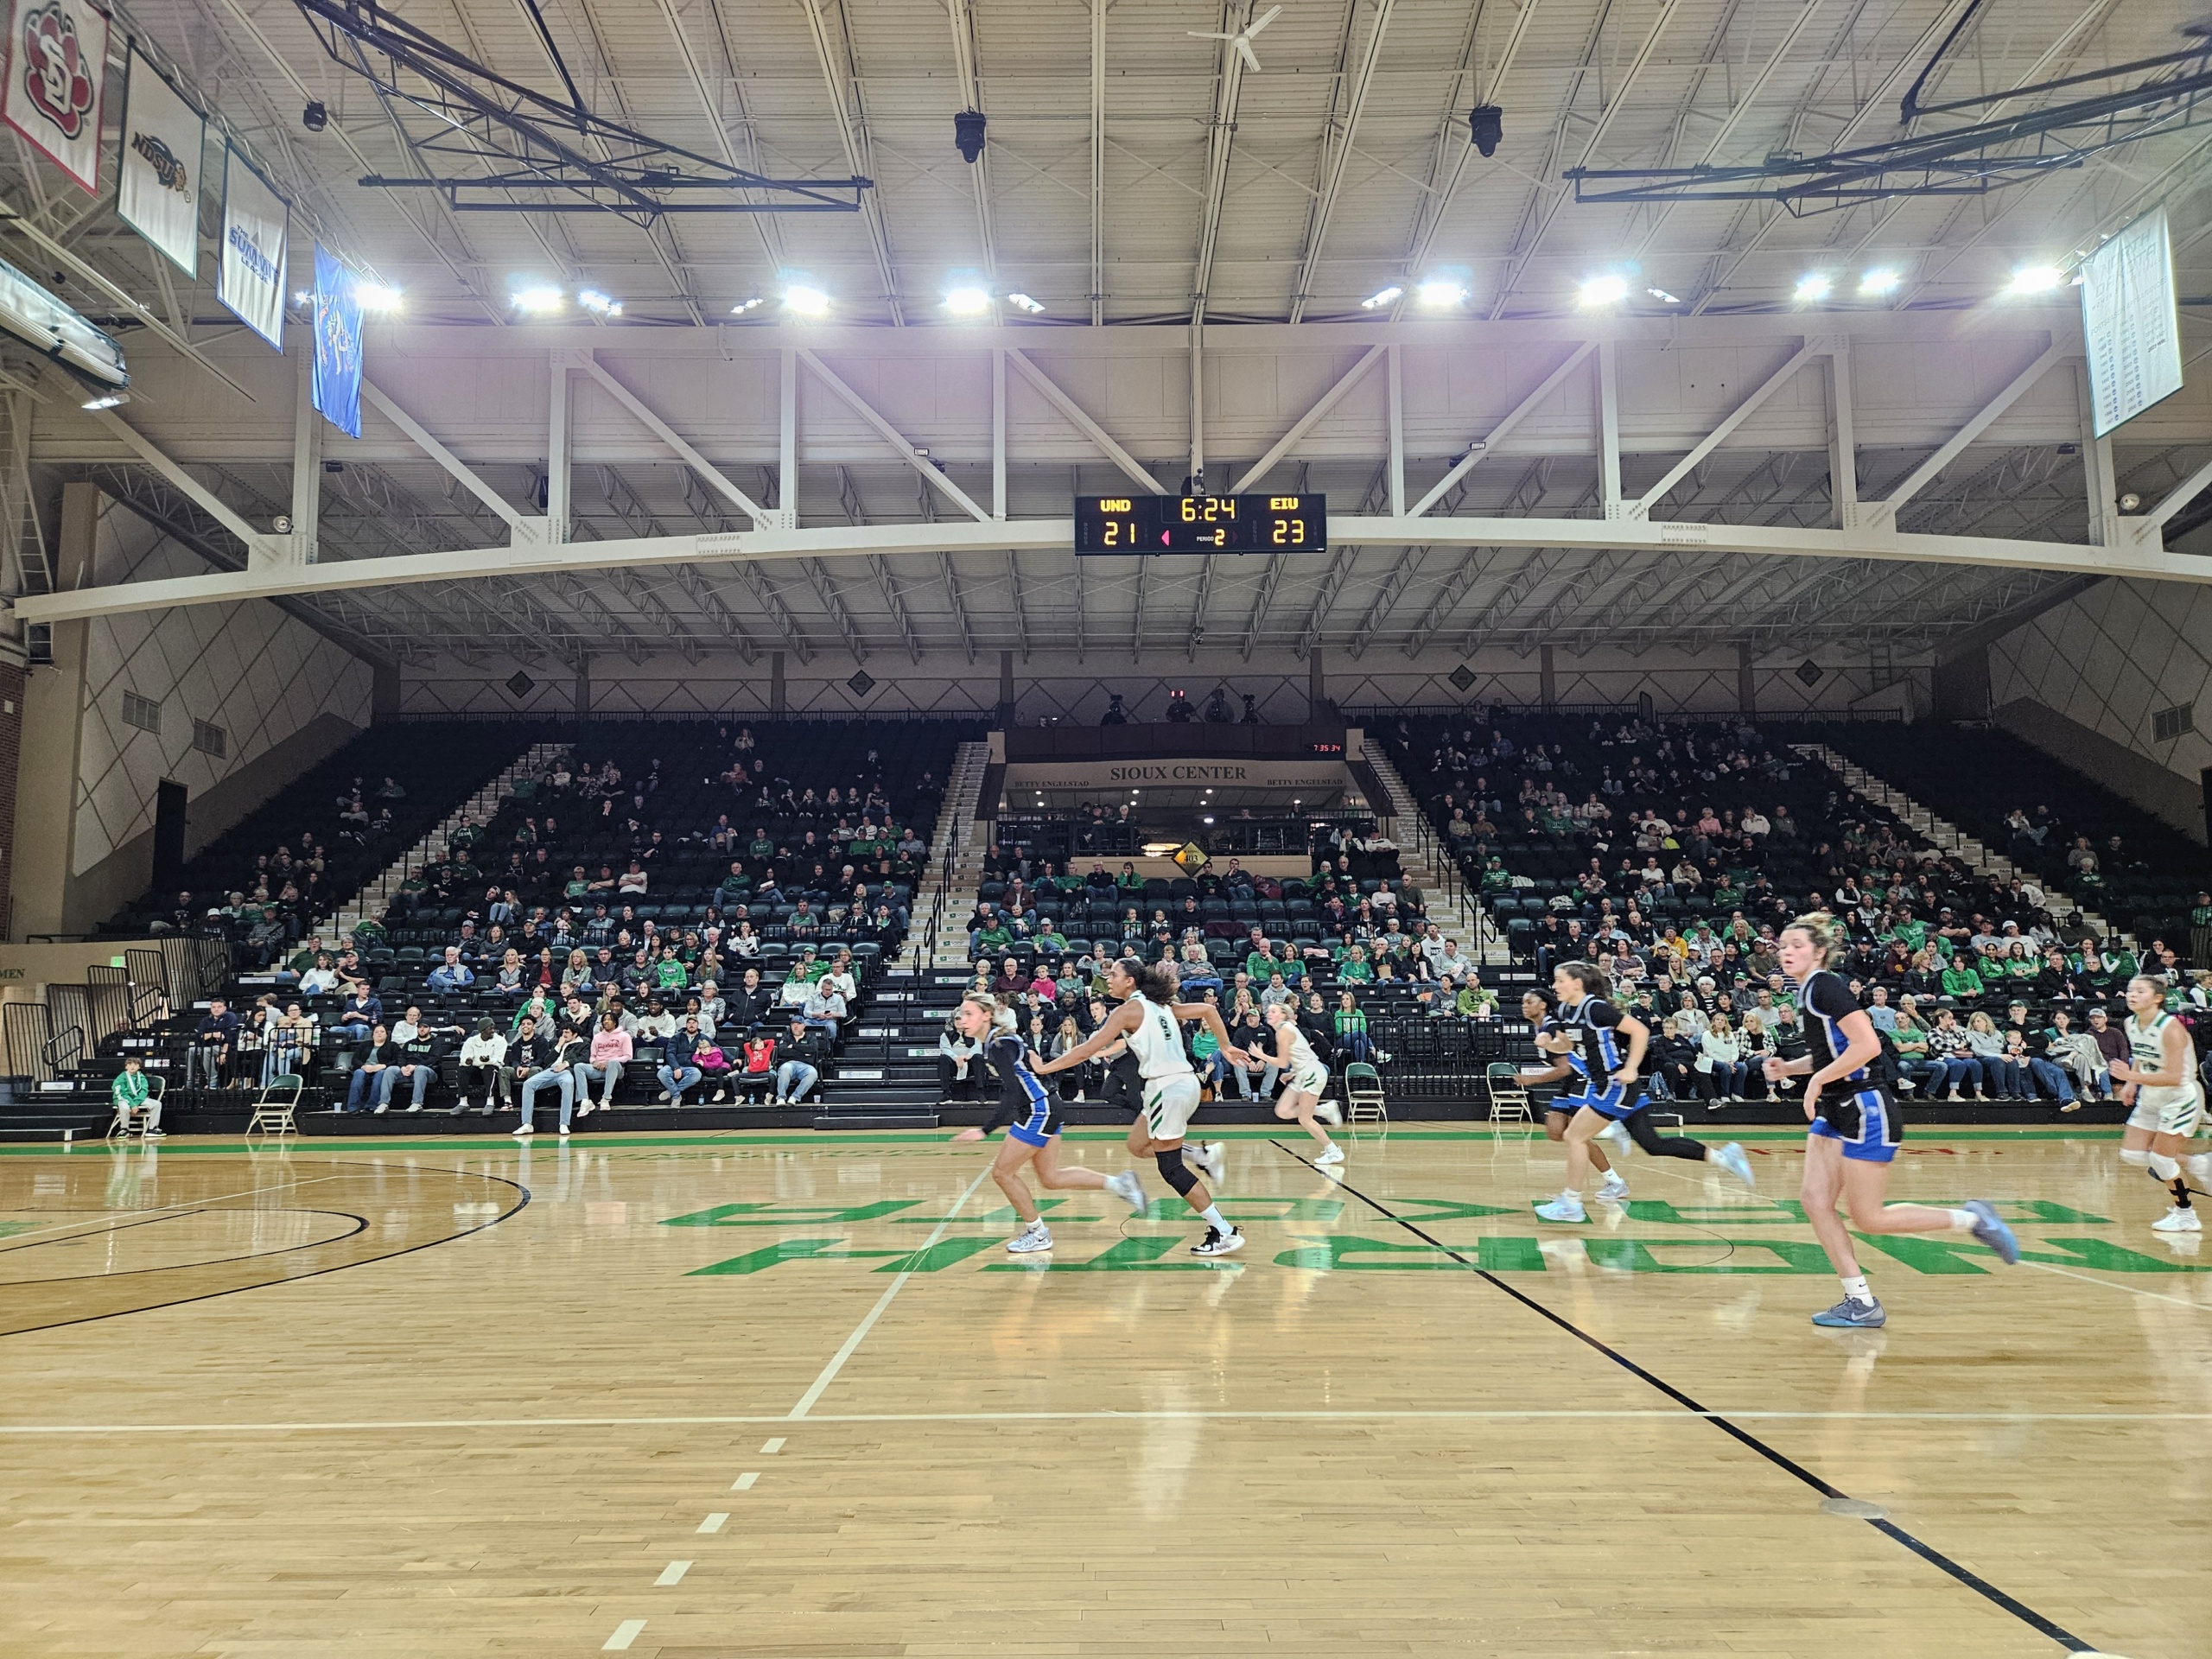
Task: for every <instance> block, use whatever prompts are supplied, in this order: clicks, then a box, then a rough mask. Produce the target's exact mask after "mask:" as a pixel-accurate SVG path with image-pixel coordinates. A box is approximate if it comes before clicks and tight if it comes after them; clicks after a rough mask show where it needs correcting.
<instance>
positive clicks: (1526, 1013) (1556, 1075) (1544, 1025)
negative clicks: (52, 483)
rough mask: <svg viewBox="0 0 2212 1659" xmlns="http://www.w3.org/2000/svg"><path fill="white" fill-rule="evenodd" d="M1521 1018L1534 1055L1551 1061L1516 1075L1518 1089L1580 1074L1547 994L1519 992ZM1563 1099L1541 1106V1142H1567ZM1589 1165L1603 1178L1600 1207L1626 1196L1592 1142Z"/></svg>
mask: <svg viewBox="0 0 2212 1659" xmlns="http://www.w3.org/2000/svg"><path fill="white" fill-rule="evenodd" d="M1521 1017H1522V1019H1523V1020H1527V1021H1528V1022H1529V1024H1530V1025H1532V1026H1534V1027H1535V1028H1536V1037H1535V1042H1536V1052H1538V1053H1540V1054H1541V1055H1543V1056H1545V1057H1546V1058H1548V1059H1549V1060H1550V1062H1551V1064H1550V1065H1547V1066H1545V1067H1544V1068H1543V1069H1542V1070H1541V1071H1522V1072H1518V1073H1516V1080H1517V1081H1518V1082H1519V1083H1520V1084H1521V1086H1522V1088H1524V1089H1525V1088H1532V1087H1534V1086H1535V1085H1536V1084H1543V1083H1565V1082H1567V1081H1568V1080H1569V1079H1570V1078H1573V1077H1579V1076H1580V1073H1579V1072H1578V1071H1575V1069H1574V1066H1573V1063H1572V1062H1570V1061H1569V1060H1568V1058H1567V1056H1568V1055H1569V1054H1570V1053H1572V1052H1573V1050H1574V1046H1575V1044H1574V1039H1573V1038H1572V1037H1570V1036H1568V1035H1567V1033H1565V1032H1563V1031H1561V1030H1560V1025H1559V1020H1558V1019H1557V1018H1556V1017H1554V1014H1553V1013H1552V999H1551V996H1550V995H1549V994H1548V992H1545V991H1543V990H1541V989H1539V988H1530V989H1529V990H1526V991H1523V992H1522V994H1521ZM1563 1098H1564V1096H1560V1095H1554V1096H1552V1098H1551V1099H1550V1100H1548V1101H1547V1102H1545V1103H1544V1139H1545V1140H1547V1141H1564V1140H1566V1139H1567V1123H1568V1122H1569V1121H1570V1120H1571V1119H1572V1118H1573V1116H1574V1109H1573V1107H1571V1106H1563V1105H1561V1104H1560V1101H1561V1099H1563ZM1619 1127H1620V1126H1619V1125H1618V1124H1614V1125H1611V1129H1613V1130H1618V1128H1619ZM1607 1133H1608V1132H1607V1130H1605V1129H1600V1130H1599V1135H1601V1136H1605V1135H1607ZM1590 1166H1591V1167H1592V1168H1593V1169H1595V1170H1596V1171H1597V1172H1598V1173H1599V1174H1600V1175H1602V1176H1604V1177H1605V1180H1604V1181H1603V1182H1602V1183H1601V1184H1600V1185H1599V1188H1598V1201H1599V1203H1600V1204H1618V1203H1619V1202H1620V1201H1621V1200H1622V1199H1623V1198H1626V1197H1628V1182H1627V1181H1626V1180H1624V1179H1622V1176H1621V1173H1620V1171H1618V1170H1617V1169H1615V1168H1614V1167H1613V1165H1612V1160H1611V1159H1609V1158H1607V1157H1606V1156H1605V1148H1604V1147H1601V1146H1599V1144H1598V1143H1597V1142H1596V1141H1592V1142H1591V1143H1590Z"/></svg>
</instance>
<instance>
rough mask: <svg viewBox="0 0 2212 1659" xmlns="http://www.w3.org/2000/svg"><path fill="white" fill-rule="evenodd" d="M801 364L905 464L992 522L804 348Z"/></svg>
mask: <svg viewBox="0 0 2212 1659" xmlns="http://www.w3.org/2000/svg"><path fill="white" fill-rule="evenodd" d="M798 357H799V360H800V361H801V362H803V363H804V364H805V365H806V366H807V367H808V368H810V369H812V370H813V371H814V372H815V373H816V374H817V375H819V376H820V377H821V378H822V384H823V385H825V386H827V387H829V390H830V391H834V392H836V394H837V397H838V400H839V401H840V402H842V404H844V405H845V406H846V407H847V408H849V409H850V410H852V411H853V413H854V414H855V415H857V416H860V417H861V420H863V421H865V422H867V423H868V425H869V426H870V427H871V428H873V429H874V432H875V435H877V436H878V437H880V438H881V439H882V440H883V441H884V442H886V443H887V444H889V445H890V446H891V447H892V448H893V449H895V450H897V451H898V452H899V454H900V455H901V456H903V457H904V458H905V460H906V464H907V465H908V466H909V467H912V468H913V469H914V470H915V471H916V472H918V473H919V474H921V475H922V476H923V477H924V478H925V479H927V480H929V481H930V482H931V484H934V485H935V486H937V487H938V489H939V490H940V491H942V492H943V493H944V495H945V496H946V497H947V498H948V499H950V500H952V501H954V502H957V504H958V505H959V506H960V507H961V509H962V510H963V512H966V513H967V514H968V516H969V518H974V519H976V520H977V521H979V522H980V523H982V524H989V523H990V522H991V515H990V514H989V513H988V512H984V511H983V509H982V508H981V507H980V506H978V505H976V502H975V500H974V499H973V498H972V497H971V496H969V493H968V492H967V491H965V490H963V489H962V488H961V487H960V486H958V485H957V484H956V483H954V482H953V481H952V480H950V479H949V478H947V477H946V476H945V475H944V472H943V471H942V470H940V469H939V468H938V465H937V463H936V462H935V461H931V459H930V458H929V457H928V456H927V455H925V454H922V453H921V451H919V450H918V449H917V448H915V447H914V446H913V445H912V444H911V443H909V442H907V441H906V437H905V435H903V434H902V433H900V431H899V429H898V428H897V427H895V426H893V425H892V424H891V423H890V422H888V421H887V420H885V419H884V418H883V416H880V415H879V414H877V413H876V411H875V410H874V406H872V405H871V404H869V403H868V400H867V399H866V398H864V397H861V395H860V393H858V392H856V391H854V390H853V389H852V388H851V387H850V386H849V385H846V384H845V383H844V381H843V380H842V379H840V378H838V376H837V372H836V370H834V369H832V368H831V367H830V366H829V365H828V364H827V363H824V362H823V360H822V359H820V358H818V357H817V356H816V355H815V354H814V353H812V352H810V351H808V350H807V349H805V348H804V346H802V347H800V349H799V352H798Z"/></svg>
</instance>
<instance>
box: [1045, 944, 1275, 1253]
mask: <svg viewBox="0 0 2212 1659" xmlns="http://www.w3.org/2000/svg"><path fill="white" fill-rule="evenodd" d="M1106 986H1107V989H1108V990H1109V991H1110V992H1112V993H1113V994H1114V995H1116V996H1121V997H1125V998H1126V1000H1125V1001H1123V1002H1122V1005H1121V1006H1120V1007H1117V1008H1116V1009H1115V1010H1114V1012H1113V1013H1111V1014H1109V1015H1107V1016H1106V1022H1105V1023H1104V1024H1103V1025H1102V1026H1100V1027H1098V1029H1097V1030H1096V1031H1095V1032H1093V1033H1091V1034H1090V1037H1088V1038H1086V1039H1084V1041H1083V1042H1081V1043H1078V1044H1077V1046H1075V1047H1073V1048H1071V1049H1070V1050H1068V1052H1066V1053H1065V1054H1063V1055H1061V1056H1060V1057H1059V1058H1058V1059H1053V1060H1047V1061H1046V1062H1045V1063H1044V1064H1043V1065H1039V1066H1037V1067H1035V1068H1034V1069H1035V1070H1036V1071H1038V1072H1039V1073H1040V1074H1042V1073H1047V1072H1052V1071H1065V1070H1066V1069H1067V1068H1068V1067H1070V1066H1071V1065H1082V1064H1083V1062H1084V1061H1085V1060H1087V1059H1089V1058H1091V1056H1093V1055H1094V1054H1097V1053H1099V1052H1103V1050H1105V1049H1107V1048H1109V1047H1111V1046H1113V1045H1114V1044H1115V1043H1116V1041H1121V1040H1126V1041H1127V1042H1128V1046H1129V1052H1131V1053H1133V1054H1135V1056H1136V1057H1137V1069H1138V1071H1139V1073H1140V1074H1141V1076H1142V1077H1143V1079H1144V1112H1143V1115H1142V1116H1140V1117H1139V1118H1138V1119H1137V1121H1136V1122H1134V1123H1132V1124H1131V1125H1129V1154H1130V1155H1131V1156H1132V1157H1136V1158H1144V1157H1149V1158H1151V1159H1152V1160H1154V1162H1156V1163H1157V1164H1158V1165H1159V1166H1160V1179H1163V1180H1165V1181H1166V1183H1167V1185H1170V1186H1172V1187H1173V1188H1174V1189H1175V1190H1176V1191H1177V1192H1179V1193H1181V1194H1182V1195H1183V1202H1184V1203H1185V1204H1187V1205H1190V1206H1191V1208H1192V1210H1194V1211H1197V1212H1198V1214H1199V1216H1201V1217H1204V1219H1205V1224H1206V1236H1205V1237H1204V1238H1203V1239H1201V1240H1199V1241H1198V1243H1196V1244H1193V1245H1192V1247H1191V1254H1192V1255H1229V1254H1230V1253H1231V1252H1232V1251H1236V1250H1241V1249H1243V1248H1244V1235H1243V1234H1242V1233H1240V1232H1238V1231H1237V1230H1236V1228H1235V1227H1233V1226H1231V1225H1230V1224H1229V1222H1228V1221H1227V1220H1226V1219H1225V1218H1224V1217H1223V1215H1222V1213H1221V1211H1220V1210H1219V1209H1218V1208H1217V1207H1216V1205H1215V1204H1214V1201H1213V1196H1212V1194H1211V1192H1210V1191H1209V1190H1208V1188H1207V1186H1206V1184H1205V1182H1204V1181H1202V1180H1200V1179H1198V1177H1197V1176H1196V1175H1194V1174H1192V1173H1191V1170H1190V1168H1189V1167H1188V1166H1186V1165H1185V1163H1184V1161H1183V1137H1184V1136H1185V1135H1186V1134H1187V1133H1188V1132H1189V1130H1190V1127H1191V1115H1192V1113H1193V1112H1195V1111H1197V1110H1198V1073H1197V1072H1196V1071H1192V1069H1191V1059H1190V1056H1189V1055H1188V1054H1186V1053H1185V1052H1184V1049H1183V1032H1182V1027H1181V1026H1180V1025H1179V1023H1178V1022H1179V1021H1180V1020H1202V1021H1204V1022H1205V1027H1206V1029H1207V1030H1209V1031H1211V1033H1213V1034H1214V1039H1215V1040H1216V1041H1217V1042H1218V1043H1220V1045H1221V1052H1222V1053H1223V1055H1224V1057H1226V1058H1227V1059H1228V1061H1229V1063H1230V1065H1249V1064H1250V1056H1249V1055H1247V1054H1246V1053H1245V1052H1244V1051H1243V1050H1242V1049H1240V1048H1238V1047H1237V1046H1236V1044H1235V1043H1234V1042H1232V1041H1231V1040H1230V1035H1229V1028H1228V1027H1226V1026H1224V1025H1223V1024H1222V1023H1221V1014H1220V1013H1219V1011H1218V1010H1217V1009H1216V1008H1215V1007H1213V1006H1212V1005H1211V1003H1205V1002H1177V1001H1174V1000H1173V998H1174V995H1175V982H1174V980H1173V978H1172V977H1171V976H1168V975H1167V974H1165V973H1163V972H1161V971H1160V969H1158V968H1156V967H1152V968H1147V967H1142V966H1140V965H1138V964H1135V963H1129V962H1127V961H1122V960H1117V961H1116V963H1114V964H1113V965H1112V966H1111V967H1110V968H1109V969H1107V970H1106ZM1132 990H1134V993H1135V994H1134V995H1130V992H1131V991H1132ZM1208 1173H1209V1174H1211V1176H1212V1177H1213V1179H1215V1180H1216V1181H1217V1182H1218V1181H1219V1180H1220V1179H1221V1167H1220V1165H1219V1163H1218V1162H1217V1161H1216V1162H1213V1163H1212V1164H1211V1166H1210V1167H1209V1168H1208Z"/></svg>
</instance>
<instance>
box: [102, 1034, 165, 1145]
mask: <svg viewBox="0 0 2212 1659" xmlns="http://www.w3.org/2000/svg"><path fill="white" fill-rule="evenodd" d="M107 1097H108V1102H109V1103H110V1104H111V1105H112V1106H113V1107H114V1108H115V1109H116V1110H117V1111H118V1112H121V1111H124V1110H125V1109H129V1110H130V1111H137V1110H139V1109H141V1108H143V1109H144V1110H145V1114H146V1138H147V1139H148V1140H149V1141H159V1140H162V1139H164V1138H165V1137H164V1136H163V1135H162V1103H161V1102H160V1101H158V1100H156V1099H154V1098H153V1086H152V1085H151V1084H149V1082H148V1081H147V1079H146V1073H145V1072H144V1071H143V1070H142V1069H140V1063H139V1059H138V1057H137V1055H136V1054H130V1055H126V1056H125V1057H124V1062H123V1070H122V1071H118V1072H117V1073H116V1074H115V1081H114V1082H113V1083H111V1084H109V1085H108V1090H107Z"/></svg>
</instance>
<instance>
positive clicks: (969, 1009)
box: [952, 995, 1144, 1255]
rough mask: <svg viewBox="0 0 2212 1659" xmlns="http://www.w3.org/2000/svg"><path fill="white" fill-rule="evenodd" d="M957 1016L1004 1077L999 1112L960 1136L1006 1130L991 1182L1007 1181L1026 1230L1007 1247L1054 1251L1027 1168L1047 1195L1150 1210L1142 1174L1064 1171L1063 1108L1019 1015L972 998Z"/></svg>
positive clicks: (1002, 1186) (1002, 1184) (977, 1137)
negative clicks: (1079, 1195)
mask: <svg viewBox="0 0 2212 1659" xmlns="http://www.w3.org/2000/svg"><path fill="white" fill-rule="evenodd" d="M952 1017H953V1021H954V1023H955V1024H956V1025H957V1026H958V1027H959V1028H960V1034H961V1035H962V1036H963V1037H965V1038H967V1039H969V1041H970V1042H977V1043H981V1044H982V1046H983V1060H984V1063H985V1064H986V1065H988V1066H989V1067H990V1068H991V1071H992V1072H993V1074H994V1075H995V1076H996V1077H997V1078H998V1080H999V1109H998V1110H997V1111H996V1112H995V1113H993V1114H992V1115H991V1117H990V1119H989V1121H988V1122H985V1123H984V1124H983V1125H982V1128H973V1129H963V1130H961V1131H960V1133H959V1134H957V1135H954V1136H953V1137H952V1138H953V1139H954V1140H955V1141H981V1140H982V1139H983V1137H984V1136H986V1135H989V1134H990V1133H991V1131H992V1130H994V1129H1004V1130H1005V1131H1006V1143H1005V1144H1004V1145H1003V1146H1001V1147H1000V1148H999V1155H998V1156H997V1157H996V1158H995V1159H993V1160H991V1179H993V1180H995V1181H996V1182H997V1183H998V1184H999V1191H1000V1192H1003V1193H1005V1194H1006V1198H1007V1203H1008V1204H1011V1205H1013V1206H1014V1214H1016V1215H1018V1216H1020V1217H1021V1220H1022V1230H1021V1231H1020V1234H1019V1235H1017V1236H1015V1237H1014V1238H1012V1239H1009V1240H1008V1241H1007V1249H1009V1250H1012V1251H1013V1252H1014V1254H1015V1255H1029V1254H1031V1253H1032V1252H1033V1251H1037V1250H1049V1249H1052V1229H1051V1228H1049V1227H1047V1226H1046V1224H1045V1218H1044V1217H1042V1216H1040V1215H1039V1213H1038V1212H1037V1201H1036V1200H1035V1199H1034V1198H1031V1197H1030V1195H1029V1184H1028V1183H1027V1182H1026V1181H1024V1180H1023V1179H1021V1167H1022V1166H1023V1165H1024V1164H1029V1165H1032V1166H1034V1167H1035V1169H1036V1171H1037V1179H1038V1181H1039V1184H1040V1185H1043V1186H1044V1187H1045V1189H1046V1191H1047V1192H1066V1191H1068V1190H1070V1189H1071V1188H1072V1189H1079V1190H1086V1191H1090V1192H1096V1191H1098V1190H1099V1189H1101V1188H1103V1189H1104V1190H1105V1191H1107V1192H1111V1193H1112V1194H1113V1195H1114V1196H1115V1197H1116V1198H1119V1199H1121V1200H1122V1203H1124V1204H1126V1205H1128V1206H1129V1208H1130V1209H1132V1210H1142V1209H1143V1208H1144V1188H1143V1187H1142V1186H1141V1185H1139V1184H1138V1181H1137V1178H1136V1172H1135V1171H1134V1170H1128V1169H1125V1170H1123V1171H1122V1173H1120V1174H1118V1175H1111V1176H1108V1175H1101V1174H1100V1173H1098V1172H1097V1171H1096V1170H1095V1169H1084V1168H1082V1167H1080V1166H1074V1167H1070V1168H1065V1169H1063V1168H1062V1167H1061V1166H1060V1162H1059V1150H1058V1147H1057V1146H1056V1145H1055V1144H1054V1143H1055V1142H1056V1141H1058V1139H1059V1134H1060V1108H1059V1103H1058V1101H1056V1100H1054V1099H1053V1098H1052V1095H1051V1094H1050V1093H1049V1092H1048V1091H1047V1090H1046V1087H1045V1085H1044V1084H1042V1083H1041V1082H1039V1080H1038V1077H1037V1073H1036V1071H1034V1070H1033V1068H1032V1066H1031V1065H1030V1054H1029V1046H1028V1044H1027V1043H1026V1042H1024V1041H1023V1040H1022V1037H1021V1033H1020V1032H1019V1031H1017V1030H1015V1029H1014V1027H1013V1024H1012V1019H1013V1010H1011V1009H1009V1008H1007V1007H1006V1005H1005V1004H1004V1003H1002V1002H1001V1001H998V999H996V998H995V997H988V996H982V995H972V996H968V997H964V998H963V999H962V1001H961V1003H960V1007H959V1008H958V1009H957V1011H956V1012H955V1013H954V1014H953V1016H952Z"/></svg>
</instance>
